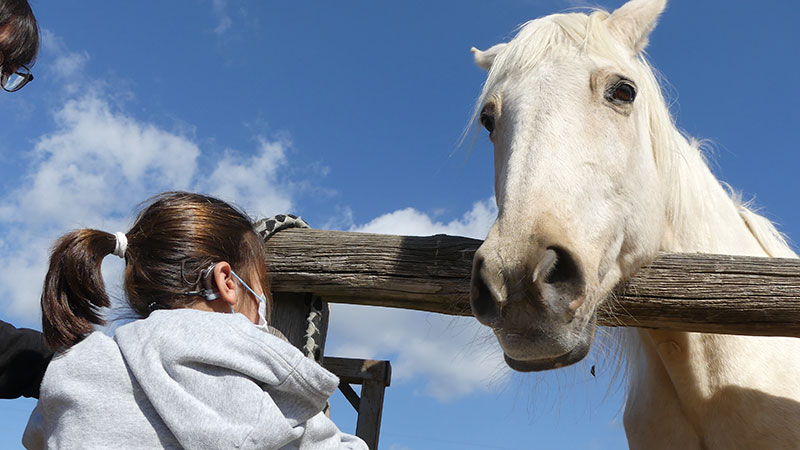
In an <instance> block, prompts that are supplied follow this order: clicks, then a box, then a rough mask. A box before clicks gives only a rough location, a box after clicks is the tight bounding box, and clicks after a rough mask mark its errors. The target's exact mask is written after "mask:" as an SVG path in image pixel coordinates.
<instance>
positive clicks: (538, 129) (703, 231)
mask: <svg viewBox="0 0 800 450" xmlns="http://www.w3.org/2000/svg"><path fill="white" fill-rule="evenodd" d="M665 6H666V1H665V0H631V1H630V2H628V3H626V4H625V5H623V6H622V7H621V8H619V9H618V10H616V11H614V12H613V13H611V14H609V13H606V12H603V11H596V12H593V13H592V14H590V15H586V14H580V13H572V14H556V15H551V16H547V17H543V18H540V19H537V20H533V21H531V22H529V23H527V24H525V25H524V26H523V27H521V28H520V30H519V32H518V34H517V35H516V37H514V39H512V40H511V41H510V42H508V43H503V44H499V45H495V46H494V47H491V48H490V49H488V50H486V51H479V50H476V49H474V48H473V50H472V51H473V54H474V57H475V61H476V62H477V64H478V65H480V66H482V67H484V68H486V69H488V70H489V75H488V79H487V81H486V84H485V86H484V89H483V93H482V95H481V97H480V100H479V103H478V106H477V108H476V113H475V115H476V117H479V118H480V122H481V123H482V124H483V126H484V127H485V128H486V129H487V130H488V131H489V132H490V138H491V140H492V142H493V143H494V149H495V150H494V151H495V193H496V198H497V206H498V210H499V214H498V217H497V221H496V222H495V223H494V225H493V226H492V228H491V230H490V231H489V234H488V237H487V238H486V241H485V242H484V243H483V245H482V246H481V247H480V249H479V250H478V252H477V253H476V255H475V261H474V267H473V273H472V292H471V302H472V307H473V311H474V313H475V316H476V317H477V318H478V320H479V321H480V322H481V323H483V324H485V325H487V326H489V327H491V328H492V329H493V330H494V332H495V335H496V336H497V339H498V340H499V342H500V345H501V346H502V348H503V351H504V353H505V359H506V361H507V363H508V364H509V365H510V366H511V367H512V368H514V369H516V370H520V371H535V370H544V369H551V368H557V367H561V366H564V365H568V364H571V363H574V362H576V361H579V360H580V359H582V358H583V357H584V356H585V355H586V354H587V352H588V350H589V347H590V346H591V344H592V340H593V338H594V334H595V330H596V320H595V318H596V311H597V308H598V305H599V304H600V303H602V302H603V301H604V300H605V299H606V297H607V296H608V295H609V293H610V292H611V290H612V288H613V287H614V286H615V285H616V284H617V283H618V282H619V281H620V280H623V279H625V278H626V277H629V276H631V275H632V274H633V273H634V272H636V270H637V269H639V268H640V267H641V266H642V265H644V264H647V263H648V262H650V261H652V260H653V259H654V258H655V256H656V254H657V252H658V251H659V250H661V251H668V252H704V253H726V254H735V255H754V256H773V257H778V256H780V257H796V255H795V254H794V253H793V252H792V251H791V249H790V248H789V246H788V245H787V244H786V242H785V241H784V240H783V238H782V237H781V235H780V234H779V233H778V232H777V231H776V230H775V228H774V227H773V226H772V224H770V223H769V222H768V221H767V220H766V219H764V218H762V217H760V216H758V215H756V214H755V213H753V212H752V211H750V210H748V208H747V207H745V206H744V205H742V204H741V203H739V202H738V201H737V200H736V199H735V198H731V195H730V194H729V193H728V192H727V191H726V189H725V188H724V187H723V186H722V185H721V184H720V182H719V181H718V180H716V179H715V177H714V176H713V175H712V173H711V171H710V170H709V169H708V166H707V165H706V163H705V161H704V159H703V155H702V154H701V152H700V151H699V150H698V148H697V145H696V144H695V143H694V142H693V141H690V140H687V138H686V137H684V136H683V135H682V134H681V133H680V132H679V131H678V130H677V129H676V128H675V125H674V123H673V121H672V118H671V116H670V114H669V111H668V109H667V107H666V105H665V102H664V98H663V97H662V94H661V90H660V87H659V84H658V82H657V80H656V78H655V76H654V75H653V72H652V70H651V68H650V66H649V65H648V63H647V61H646V60H645V58H644V56H643V55H642V52H643V49H644V48H645V46H646V45H647V41H648V36H649V34H650V32H651V31H652V29H653V28H654V26H655V23H656V21H657V18H658V16H659V14H660V13H661V12H662V11H663V9H664V7H665ZM630 333H631V334H632V335H633V339H631V341H632V342H633V343H632V344H629V345H626V346H625V353H626V359H627V363H628V366H629V369H630V370H629V374H628V377H629V379H628V383H629V384H628V389H627V401H626V408H625V414H624V423H625V430H626V433H627V436H628V442H629V445H630V447H631V448H637V449H682V450H683V449H726V450H727V449H742V448H747V449H778V448H780V449H788V448H800V339H793V338H775V337H750V336H731V335H719V334H701V333H687V332H676V331H663V330H647V329H631V330H630Z"/></svg>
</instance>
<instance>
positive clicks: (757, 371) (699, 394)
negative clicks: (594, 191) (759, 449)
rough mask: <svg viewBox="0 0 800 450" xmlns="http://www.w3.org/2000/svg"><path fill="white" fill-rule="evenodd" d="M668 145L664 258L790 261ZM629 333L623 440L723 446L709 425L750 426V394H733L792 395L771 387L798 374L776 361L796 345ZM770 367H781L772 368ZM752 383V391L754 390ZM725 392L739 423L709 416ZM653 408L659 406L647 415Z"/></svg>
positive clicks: (762, 222)
mask: <svg viewBox="0 0 800 450" xmlns="http://www.w3.org/2000/svg"><path fill="white" fill-rule="evenodd" d="M673 138H674V141H675V143H676V145H675V146H674V147H673V148H672V149H671V150H672V152H673V153H672V155H673V158H671V159H672V162H673V164H672V167H671V169H672V172H671V177H669V178H668V180H669V181H670V185H669V187H668V188H666V189H665V192H667V199H668V201H667V205H668V207H667V227H666V230H665V234H664V236H663V239H662V243H661V250H662V251H668V252H690V253H694V252H702V253H724V254H732V255H751V256H784V257H793V256H795V255H794V253H793V252H792V251H791V250H790V248H789V247H788V245H786V243H785V241H784V240H783V238H782V237H781V235H780V233H778V232H777V230H775V228H774V226H773V225H772V224H771V223H770V222H769V221H767V220H766V219H764V218H763V217H761V216H758V215H756V214H755V213H753V212H752V211H750V210H749V209H747V208H746V207H745V206H743V205H741V204H740V203H739V202H738V201H737V200H736V199H735V198H732V197H731V195H730V194H729V193H728V192H727V190H726V189H725V188H724V186H723V185H722V184H721V183H720V182H719V181H718V180H717V179H716V177H714V175H713V174H712V173H711V171H710V170H709V168H708V165H707V164H706V162H705V160H704V159H703V157H702V154H701V153H700V151H699V150H698V149H697V147H696V146H695V145H692V144H690V143H689V142H687V141H686V139H685V138H684V137H683V136H682V135H680V133H679V132H678V131H677V130H675V131H674V135H673ZM630 333H631V334H628V333H625V334H626V335H627V336H630V337H632V339H631V340H629V341H627V342H628V343H629V344H628V345H626V346H625V349H626V353H627V355H626V356H627V358H628V360H627V362H628V367H629V370H630V372H629V376H630V377H629V380H628V381H629V386H628V400H627V406H626V429H629V436H631V435H633V436H638V438H642V436H647V435H648V434H652V433H654V430H653V429H652V427H651V426H650V425H652V424H653V423H658V424H659V426H658V427H656V428H658V430H660V431H664V430H671V431H670V432H669V433H667V434H665V435H664V436H667V435H669V434H670V433H672V435H673V437H674V439H676V442H677V441H680V439H682V438H686V439H688V440H689V441H693V440H695V437H696V436H701V437H703V439H708V440H709V442H713V441H719V442H722V441H723V440H724V439H723V437H721V436H722V435H718V431H719V430H717V428H719V427H717V428H715V426H716V425H714V421H715V420H729V419H730V420H731V421H732V422H731V423H734V422H736V423H739V422H741V423H742V427H743V429H744V428H746V425H747V421H748V420H751V419H753V418H752V417H751V416H750V415H751V414H755V413H754V412H753V411H750V410H747V409H746V408H745V409H741V408H742V405H745V404H746V402H744V400H742V399H743V398H745V397H746V395H747V394H748V393H749V392H751V390H748V389H743V388H741V389H740V388H734V387H736V386H739V387H741V386H749V387H750V388H752V389H755V390H763V391H764V392H773V391H774V392H773V393H774V394H776V395H777V394H780V396H792V395H790V394H792V392H791V389H794V388H795V386H792V387H791V388H786V389H785V392H784V390H781V389H784V388H783V387H781V386H783V384H782V383H779V382H777V380H778V379H781V377H782V376H786V375H787V373H791V371H792V370H795V369H797V368H800V366H797V367H795V366H794V365H790V364H788V363H785V362H784V361H782V360H781V356H780V355H782V354H786V353H788V354H796V351H800V342H799V341H797V340H789V339H783V338H763V337H743V336H732V335H707V334H700V333H688V332H681V331H669V330H649V329H636V330H630ZM767 339H771V340H770V341H769V342H767ZM743 361H759V362H758V363H752V364H742V362H743ZM769 361H781V363H780V364H778V365H777V366H771V365H770V364H771V363H770V362H769ZM781 365H786V366H787V367H788V368H786V369H784V368H782V367H781ZM789 366H791V367H789ZM782 371H783V372H782ZM754 380H756V381H757V385H753V383H754V382H756V381H754ZM725 389H728V391H725ZM723 391H724V392H728V393H729V395H727V397H726V398H730V399H731V400H730V401H729V403H728V405H729V407H728V409H730V410H737V411H736V412H734V413H731V414H730V416H731V417H733V416H736V417H739V419H735V420H734V419H731V418H730V417H727V416H726V418H722V419H715V417H718V416H719V417H722V416H724V415H725V414H728V412H725V411H722V410H713V412H712V409H709V408H713V407H714V405H716V403H714V402H715V401H716V400H718V399H720V398H722V397H724V396H723V395H722V393H723ZM752 392H755V391H752ZM794 394H797V392H795V393H794ZM776 398H777V397H776ZM651 404H659V405H661V406H660V408H659V409H653V408H652V406H651ZM737 408H738V409H737ZM737 414H738V416H737ZM720 415H722V416H720ZM645 416H647V417H646V418H644V417H645ZM742 417H744V418H745V419H742ZM753 420H754V419H753ZM717 425H718V424H717ZM720 429H724V427H723V428H720ZM658 430H656V431H658ZM714 430H717V431H714ZM679 435H680V436H679ZM743 446H744V447H747V445H743ZM676 447H680V445H678V444H676ZM754 448H755V447H754Z"/></svg>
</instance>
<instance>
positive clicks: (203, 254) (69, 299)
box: [42, 192, 271, 349]
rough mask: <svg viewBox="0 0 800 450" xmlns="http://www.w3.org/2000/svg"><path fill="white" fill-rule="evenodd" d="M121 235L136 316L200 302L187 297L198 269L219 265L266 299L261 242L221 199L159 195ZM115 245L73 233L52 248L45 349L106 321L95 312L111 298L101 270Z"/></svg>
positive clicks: (197, 281)
mask: <svg viewBox="0 0 800 450" xmlns="http://www.w3.org/2000/svg"><path fill="white" fill-rule="evenodd" d="M125 235H126V237H127V240H128V245H127V250H126V251H125V264H126V265H125V279H124V288H125V296H126V300H127V303H128V304H129V305H130V307H131V309H132V310H133V311H134V312H135V313H136V314H137V315H138V316H140V317H147V316H148V315H150V313H151V312H153V311H154V310H155V309H175V308H185V307H187V306H191V305H192V304H194V303H196V302H200V301H205V300H204V299H203V298H202V297H200V296H197V295H195V294H192V293H193V292H195V293H196V292H197V291H198V290H199V289H203V285H202V281H203V280H202V279H201V277H202V273H203V271H204V270H205V269H207V268H208V267H209V265H210V264H213V263H216V262H219V261H227V262H228V263H230V264H231V266H232V267H233V268H234V270H236V271H237V273H238V274H239V276H241V277H242V279H243V280H244V281H245V282H246V283H248V284H249V285H250V286H253V283H252V282H253V280H254V279H257V280H258V281H259V282H260V284H261V287H262V289H263V290H264V293H265V294H267V299H268V300H269V299H270V295H269V279H268V277H267V268H266V263H265V256H266V252H265V248H264V241H263V240H262V239H261V238H260V237H259V236H258V234H256V232H255V230H253V223H252V220H251V219H250V218H249V217H248V216H247V214H245V213H244V212H242V211H240V210H238V209H236V208H235V207H233V206H231V205H230V204H228V203H225V202H223V201H222V200H219V199H216V198H213V197H209V196H205V195H200V194H194V193H190V192H165V193H163V194H159V195H157V196H155V197H154V198H152V199H150V201H149V202H148V204H146V205H145V206H144V208H143V209H142V211H141V212H140V213H139V215H138V216H137V217H136V221H135V222H134V224H133V226H132V227H131V229H130V230H128V232H127V233H125ZM115 245H116V237H115V236H114V235H113V234H109V233H104V232H102V231H97V230H78V231H73V232H72V233H69V234H67V235H65V236H63V237H62V238H61V239H59V240H58V242H57V243H56V245H55V248H54V250H53V254H52V256H51V258H50V269H49V270H48V272H47V276H46V277H45V282H44V291H43V293H42V329H43V330H44V335H45V339H46V340H47V343H48V345H50V346H51V347H53V348H55V349H58V348H62V347H66V348H69V347H70V346H72V345H74V344H76V343H77V342H79V341H80V340H81V339H83V337H84V335H86V334H87V333H89V332H91V331H92V328H93V325H99V324H103V323H104V321H103V319H102V317H101V315H100V311H99V308H101V307H108V306H109V299H108V294H106V291H105V286H104V285H103V277H102V274H101V272H100V264H101V262H102V260H103V258H104V257H105V256H107V255H109V254H111V253H113V251H114V248H115ZM270 306H271V305H269V304H268V305H267V308H268V311H269V310H270V309H271V308H270Z"/></svg>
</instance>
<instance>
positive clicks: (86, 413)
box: [22, 309, 367, 450]
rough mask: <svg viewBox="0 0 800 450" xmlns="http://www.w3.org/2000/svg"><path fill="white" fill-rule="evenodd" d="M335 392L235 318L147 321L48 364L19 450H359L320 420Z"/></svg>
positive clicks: (187, 314)
mask: <svg viewBox="0 0 800 450" xmlns="http://www.w3.org/2000/svg"><path fill="white" fill-rule="evenodd" d="M337 385H338V379H337V378H336V376H335V375H333V374H332V373H330V372H328V371H327V370H325V369H324V368H322V367H321V366H319V365H318V364H317V363H315V362H314V361H312V360H310V359H308V358H306V357H304V356H303V355H302V353H300V351H299V350H298V349H296V348H295V347H293V346H292V345H290V344H288V343H286V342H284V341H282V340H280V339H279V338H277V337H275V336H273V335H271V334H269V333H267V332H265V331H263V330H261V329H259V328H256V327H255V326H254V325H253V324H252V323H251V322H250V321H249V320H247V318H246V317H245V316H243V315H241V314H220V313H213V312H204V311H198V310H194V309H178V310H169V311H164V310H161V311H155V312H154V313H153V314H151V315H150V317H148V318H147V319H142V320H136V321H133V322H131V323H129V324H126V325H123V326H120V327H119V328H117V330H116V334H115V336H114V337H109V336H107V335H106V334H104V333H102V332H99V331H98V332H94V333H92V334H90V335H89V336H87V337H86V339H84V340H83V341H81V342H80V343H78V344H76V345H75V346H73V347H72V348H70V349H69V350H68V351H66V352H64V353H60V354H58V355H57V356H56V357H55V358H53V361H52V362H51V363H50V366H48V368H47V372H46V374H45V376H44V380H43V381H42V387H41V394H40V398H39V403H38V404H37V406H36V409H34V411H33V413H32V414H31V417H30V420H29V421H28V426H27V428H26V429H25V434H24V436H23V438H22V443H23V444H24V445H25V447H27V448H37V449H38V448H67V449H81V448H87V449H88V448H91V449H96V448H120V449H122V448H125V449H127V448H181V447H183V448H189V449H227V448H242V449H302V450H312V449H313V450H316V449H358V450H367V446H366V444H364V442H363V441H361V440H360V439H359V438H357V437H355V436H351V435H348V434H344V433H342V432H341V431H339V429H338V428H337V427H336V425H335V424H334V423H333V422H331V420H330V419H328V418H327V417H326V416H325V415H324V414H323V413H322V412H321V411H322V409H323V407H324V406H325V403H326V401H327V399H328V397H330V395H331V394H332V393H333V391H334V389H336V386H337Z"/></svg>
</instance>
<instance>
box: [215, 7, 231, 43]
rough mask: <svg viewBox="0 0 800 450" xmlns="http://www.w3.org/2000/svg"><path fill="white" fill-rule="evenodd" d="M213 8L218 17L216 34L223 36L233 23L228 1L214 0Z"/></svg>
mask: <svg viewBox="0 0 800 450" xmlns="http://www.w3.org/2000/svg"><path fill="white" fill-rule="evenodd" d="M211 8H212V10H213V11H214V16H215V17H216V18H217V26H216V27H215V28H214V34H216V35H217V36H221V35H223V34H225V32H226V31H228V29H230V27H231V25H233V20H232V19H231V17H230V15H228V12H227V9H228V2H227V1H225V0H212V1H211Z"/></svg>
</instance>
